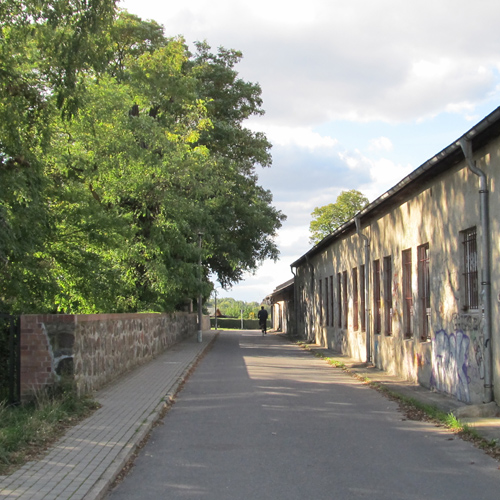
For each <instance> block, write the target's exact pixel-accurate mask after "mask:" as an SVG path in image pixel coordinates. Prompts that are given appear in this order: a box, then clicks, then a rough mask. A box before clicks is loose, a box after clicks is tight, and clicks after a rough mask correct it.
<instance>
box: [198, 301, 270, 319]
mask: <svg viewBox="0 0 500 500" xmlns="http://www.w3.org/2000/svg"><path fill="white" fill-rule="evenodd" d="M205 306H206V308H207V310H208V312H209V313H210V315H211V316H212V315H214V314H215V311H216V308H215V300H214V299H210V300H208V301H207V302H206V304H205ZM260 307H261V305H260V304H259V303H258V302H245V301H242V300H235V299H233V298H231V297H226V298H222V299H217V309H218V310H219V311H220V312H221V314H222V315H223V316H227V317H228V318H240V317H241V311H243V319H257V313H258V312H259V310H260Z"/></svg>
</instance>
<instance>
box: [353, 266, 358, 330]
mask: <svg viewBox="0 0 500 500" xmlns="http://www.w3.org/2000/svg"><path fill="white" fill-rule="evenodd" d="M358 300H359V296H358V268H357V267H355V268H354V269H353V270H352V327H353V328H354V330H358V329H359V301H358Z"/></svg>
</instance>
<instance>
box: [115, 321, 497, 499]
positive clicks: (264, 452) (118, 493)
mask: <svg viewBox="0 0 500 500" xmlns="http://www.w3.org/2000/svg"><path fill="white" fill-rule="evenodd" d="M499 465H500V464H499V463H498V462H496V461H495V460H493V459H492V458H490V457H488V456H487V455H485V454H484V453H482V452H481V451H480V450H477V449H475V448H474V447H473V446H472V445H471V444H469V443H466V442H463V441H461V440H460V439H458V438H455V437H454V436H453V435H452V434H450V433H448V432H446V431H444V430H442V429H441V428H439V427H436V426H434V425H433V424H429V423H424V422H415V421H408V420H404V417H403V415H402V414H401V413H400V412H398V409H397V405H396V404H395V403H394V402H392V401H389V400H387V399H386V398H384V397H383V396H382V395H381V394H379V393H378V392H376V391H374V390H372V389H370V388H368V387H367V386H365V385H363V384H362V383H361V382H359V381H357V380H355V379H353V378H351V377H350V376H349V375H346V374H345V373H343V372H342V371H341V370H339V369H335V368H332V367H330V366H329V365H328V364H327V363H325V361H323V360H321V359H318V358H315V357H314V356H312V355H311V354H310V353H308V352H306V351H303V350H301V349H300V348H298V347H297V346H295V345H292V344H289V343H287V342H286V341H285V340H283V339H281V338H279V337H276V336H274V335H267V336H265V337H262V336H261V334H260V333H257V332H251V331H243V332H222V333H221V334H220V335H219V338H218V340H217V342H216V343H215V345H214V347H213V349H212V350H211V351H210V352H209V353H208V354H207V355H206V357H205V358H204V359H203V360H202V361H201V363H200V364H199V366H198V368H197V369H196V371H195V372H194V373H193V375H192V376H191V377H190V378H189V380H188V382H187V383H186V385H185V387H184V389H183V390H182V392H181V393H180V394H179V396H178V399H177V402H176V404H175V405H174V406H173V408H172V409H171V410H170V411H169V413H168V414H167V415H166V417H165V419H164V423H163V425H159V426H158V427H156V428H155V429H154V431H153V433H152V435H151V438H150V440H149V442H148V444H147V445H146V446H145V447H144V449H143V450H142V452H141V454H140V456H139V457H138V458H137V459H136V461H135V465H134V467H133V468H132V470H131V472H130V473H129V474H128V476H127V477H126V478H125V480H124V481H123V482H122V483H120V484H119V485H118V486H117V487H116V488H115V489H114V490H113V491H111V492H110V494H109V495H108V497H107V498H108V499H110V500H128V499H141V500H146V499H155V500H158V499H169V500H177V499H200V500H226V499H227V500H239V499H245V500H248V499H273V500H277V499H283V500H285V499H286V500H295V499H314V500H319V499H328V500H330V499H347V500H354V499H360V498H369V499H370V500H389V499H399V500H407V499H408V500H410V499H411V500H415V499H426V500H434V499H443V500H444V499H446V500H448V499H454V500H461V499H464V500H465V499H467V500H470V499H473V498H477V499H481V500H490V499H491V500H498V499H499V498H500V469H499Z"/></svg>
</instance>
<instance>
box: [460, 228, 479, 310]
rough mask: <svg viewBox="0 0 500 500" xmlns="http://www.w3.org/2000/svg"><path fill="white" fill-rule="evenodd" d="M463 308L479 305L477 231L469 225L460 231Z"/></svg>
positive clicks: (472, 307)
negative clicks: (468, 227)
mask: <svg viewBox="0 0 500 500" xmlns="http://www.w3.org/2000/svg"><path fill="white" fill-rule="evenodd" d="M461 234H462V245H463V272H462V275H463V280H464V295H463V298H464V310H468V309H478V307H479V279H478V273H477V231H476V228H475V227H471V228H470V229H467V230H465V231H462V233H461Z"/></svg>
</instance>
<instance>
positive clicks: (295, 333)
mask: <svg viewBox="0 0 500 500" xmlns="http://www.w3.org/2000/svg"><path fill="white" fill-rule="evenodd" d="M290 271H291V272H292V274H293V315H294V325H293V329H292V332H291V333H292V335H290V337H292V336H294V337H298V336H299V335H298V332H299V322H298V320H299V301H298V298H299V293H298V291H297V288H298V285H299V284H298V283H297V270H295V271H294V270H293V266H290Z"/></svg>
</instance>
